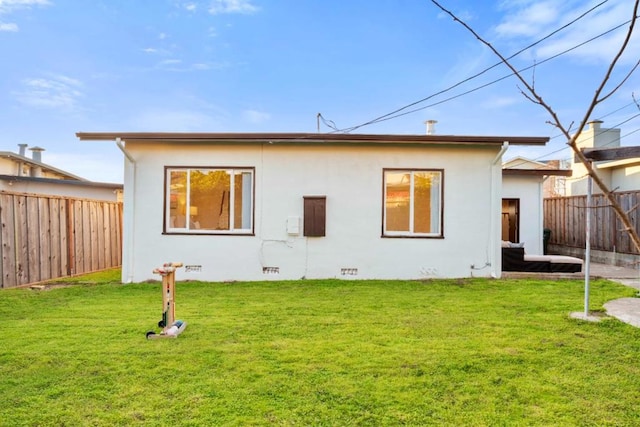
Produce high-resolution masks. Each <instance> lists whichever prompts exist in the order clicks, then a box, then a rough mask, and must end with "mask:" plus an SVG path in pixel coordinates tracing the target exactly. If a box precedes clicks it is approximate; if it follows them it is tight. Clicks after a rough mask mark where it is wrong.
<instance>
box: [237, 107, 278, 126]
mask: <svg viewBox="0 0 640 427" xmlns="http://www.w3.org/2000/svg"><path fill="white" fill-rule="evenodd" d="M242 117H243V118H244V120H246V121H247V122H249V123H251V124H260V123H264V122H266V121H268V120H269V119H271V115H270V114H269V113H265V112H263V111H257V110H245V111H243V112H242Z"/></svg>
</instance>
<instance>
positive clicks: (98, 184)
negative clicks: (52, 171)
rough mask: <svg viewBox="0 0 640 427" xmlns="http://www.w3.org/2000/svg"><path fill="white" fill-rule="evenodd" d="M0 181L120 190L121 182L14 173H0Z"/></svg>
mask: <svg viewBox="0 0 640 427" xmlns="http://www.w3.org/2000/svg"><path fill="white" fill-rule="evenodd" d="M0 181H9V182H38V183H46V184H53V185H73V186H80V187H94V188H110V189H113V190H122V188H123V185H122V184H115V183H111V182H95V181H88V180H85V179H83V180H76V179H73V180H72V179H55V178H41V177H33V176H16V175H0Z"/></svg>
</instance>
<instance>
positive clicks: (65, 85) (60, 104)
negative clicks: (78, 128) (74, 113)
mask: <svg viewBox="0 0 640 427" xmlns="http://www.w3.org/2000/svg"><path fill="white" fill-rule="evenodd" d="M22 83H23V86H24V89H23V90H22V91H19V92H14V95H15V96H16V98H17V99H18V101H20V102H21V103H23V104H24V105H28V106H31V107H37V108H54V109H65V110H75V109H76V108H77V105H78V100H79V99H80V98H81V97H82V96H83V93H82V90H81V89H82V83H81V82H80V81H78V80H76V79H72V78H70V77H66V76H61V75H57V76H51V77H48V78H30V79H25V80H23V82H22Z"/></svg>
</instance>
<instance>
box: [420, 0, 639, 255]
mask: <svg viewBox="0 0 640 427" xmlns="http://www.w3.org/2000/svg"><path fill="white" fill-rule="evenodd" d="M431 2H432V3H433V4H435V5H436V6H437V7H438V8H439V9H440V10H442V11H443V12H444V13H446V14H448V15H449V16H451V17H452V18H453V20H454V21H456V22H458V23H460V24H461V25H462V26H463V27H464V28H466V29H467V30H468V31H469V32H471V33H472V34H473V35H474V36H475V37H476V38H477V39H478V40H479V41H480V42H481V43H482V44H484V45H485V46H487V47H488V48H489V49H491V51H492V52H493V53H494V54H495V55H496V56H497V57H498V58H500V60H501V61H502V63H504V64H505V65H506V66H507V67H508V68H509V69H510V70H511V71H512V72H513V74H514V75H515V76H516V78H517V79H518V80H519V81H520V82H521V83H522V85H523V86H524V89H522V88H520V92H521V93H522V94H523V95H524V96H525V97H526V98H527V99H528V100H530V101H531V102H533V103H534V104H537V105H539V106H541V107H542V108H543V109H545V110H546V111H547V112H548V113H549V115H550V116H551V120H550V121H549V123H550V124H552V125H553V126H555V127H556V128H558V129H559V130H560V132H561V133H562V134H563V135H564V136H565V137H566V138H567V144H568V145H569V147H571V149H572V150H573V152H574V153H575V155H576V157H577V158H578V159H579V160H580V161H581V162H582V163H584V165H585V167H586V169H587V172H588V174H589V176H591V178H593V182H595V183H596V185H597V186H598V187H599V188H600V190H601V191H602V193H603V194H604V195H605V197H606V198H607V200H608V201H609V203H610V204H611V207H612V208H613V210H614V211H615V213H616V215H617V216H618V218H619V219H620V221H621V222H622V224H623V227H624V230H625V231H626V232H628V233H629V236H630V237H631V241H632V242H633V244H634V246H635V248H636V250H637V251H638V252H640V237H638V232H637V230H636V228H635V227H634V225H633V223H632V222H631V219H630V218H629V212H626V211H625V210H624V209H623V208H622V206H621V205H620V203H618V201H617V200H616V198H615V195H614V193H613V191H611V190H610V189H609V188H608V187H607V185H606V184H605V183H604V181H603V180H602V179H601V178H600V176H599V175H598V173H597V172H596V170H595V168H594V167H593V165H592V164H591V162H590V161H589V160H588V159H587V158H586V157H585V155H584V153H583V152H582V151H581V150H580V148H578V145H577V141H578V138H579V137H580V134H581V132H582V129H584V127H585V125H586V124H587V122H588V121H589V118H590V116H591V114H592V113H593V110H594V109H595V108H596V106H597V105H598V104H601V103H602V102H604V101H606V100H607V99H608V98H609V97H611V95H613V94H614V93H615V92H616V91H618V90H619V89H620V87H621V86H622V85H623V84H624V83H625V82H626V81H627V80H628V79H629V77H631V75H632V74H633V72H634V71H635V70H636V69H637V68H638V66H639V65H640V60H638V61H637V62H636V63H635V65H634V66H633V67H631V68H630V70H629V72H628V73H627V74H626V75H625V76H624V77H623V78H622V79H620V81H619V82H617V84H615V85H614V86H613V89H611V90H609V91H608V92H605V86H608V85H609V84H610V83H611V82H610V80H611V76H612V73H613V71H614V69H615V68H616V67H617V66H618V62H619V60H620V58H621V57H622V54H623V53H624V51H625V50H626V49H627V47H628V45H629V41H630V40H631V35H632V34H633V30H634V27H635V24H636V21H637V18H638V4H639V3H640V0H635V2H634V5H633V14H632V17H631V20H630V23H629V28H628V30H627V34H626V37H625V39H624V41H623V42H622V44H621V45H620V48H619V49H618V52H617V53H616V55H615V56H614V58H613V60H612V61H611V63H610V64H609V66H608V67H607V70H606V72H605V74H604V77H603V78H602V81H601V82H600V84H599V85H598V87H597V88H596V90H595V92H594V95H593V98H592V99H591V102H590V103H589V105H588V106H587V108H586V110H585V112H584V116H583V118H582V120H581V121H580V124H579V125H578V128H577V131H576V133H574V134H573V136H572V135H571V134H570V130H571V125H573V122H572V123H571V125H570V126H569V127H567V126H564V125H563V124H562V122H561V121H560V119H559V117H558V115H557V114H556V112H555V110H554V109H553V107H551V105H549V104H548V103H547V102H546V101H545V100H544V99H543V98H542V96H541V95H540V94H539V93H538V91H537V90H536V88H535V85H534V84H533V83H530V82H529V81H527V80H526V79H525V78H524V77H523V76H522V75H521V74H520V72H519V71H518V70H517V69H516V68H515V67H514V66H513V65H512V64H511V63H510V62H509V60H508V59H507V58H505V57H504V56H503V55H502V54H501V53H500V52H499V51H498V50H497V49H496V48H495V47H494V46H493V45H492V44H491V43H489V42H488V41H487V40H485V39H484V38H482V37H481V36H480V35H479V34H478V33H477V32H476V31H474V30H473V28H471V27H470V26H469V25H467V24H466V23H465V22H464V21H462V20H461V19H459V18H458V17H457V16H456V15H454V14H453V13H452V12H451V11H449V10H447V9H446V8H444V7H443V6H442V5H440V3H438V2H437V1H436V0H431Z"/></svg>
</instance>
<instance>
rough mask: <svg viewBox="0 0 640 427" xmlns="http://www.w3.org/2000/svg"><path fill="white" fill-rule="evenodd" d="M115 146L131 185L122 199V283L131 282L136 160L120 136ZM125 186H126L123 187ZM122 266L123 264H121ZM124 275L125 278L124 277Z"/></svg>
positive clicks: (126, 177)
mask: <svg viewBox="0 0 640 427" xmlns="http://www.w3.org/2000/svg"><path fill="white" fill-rule="evenodd" d="M116 146H117V147H118V148H119V149H120V151H122V153H123V154H124V156H125V157H126V158H127V160H128V161H126V162H125V166H126V167H125V182H127V179H130V182H131V185H130V186H129V188H130V191H128V192H126V191H125V193H124V196H123V200H124V204H123V227H122V228H123V231H122V234H123V241H122V259H123V264H124V260H125V259H126V260H127V266H126V270H125V269H124V268H123V270H122V281H123V282H124V283H132V282H133V271H134V268H133V261H134V250H133V248H134V246H133V243H134V234H133V232H134V227H133V221H134V219H135V215H134V214H135V211H136V206H135V199H136V197H135V193H136V161H135V159H134V158H133V156H131V153H129V152H128V151H127V150H126V148H125V147H124V144H123V143H122V140H121V139H120V138H116ZM125 188H126V187H125ZM123 267H124V265H123ZM125 276H126V278H125Z"/></svg>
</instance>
